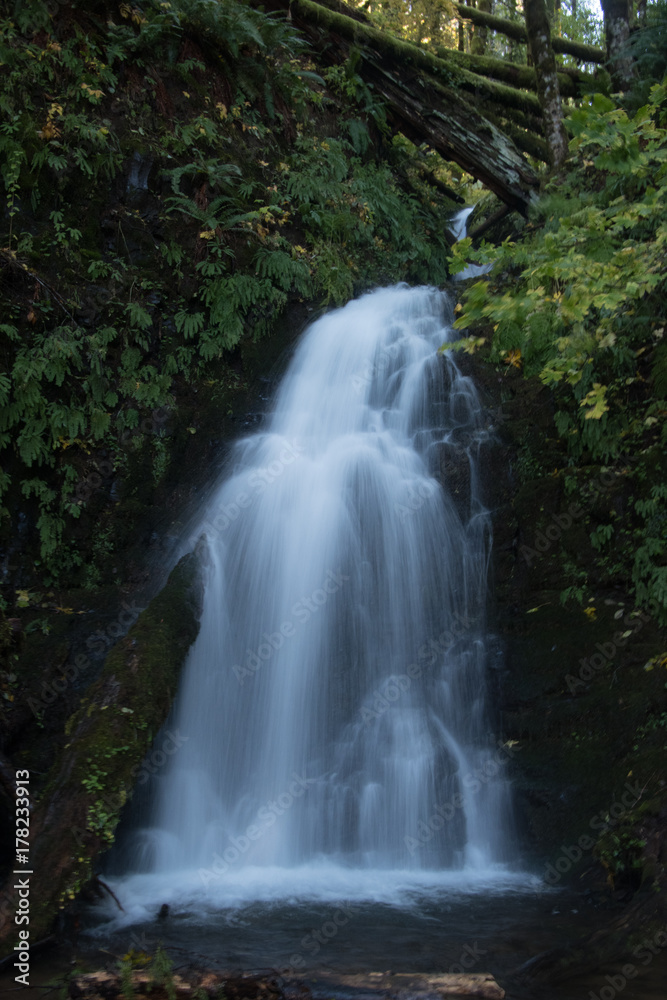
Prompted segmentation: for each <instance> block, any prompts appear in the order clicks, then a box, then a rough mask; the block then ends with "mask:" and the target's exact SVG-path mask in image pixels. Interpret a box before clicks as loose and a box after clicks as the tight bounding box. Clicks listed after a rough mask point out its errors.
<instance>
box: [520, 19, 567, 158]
mask: <svg viewBox="0 0 667 1000" xmlns="http://www.w3.org/2000/svg"><path fill="white" fill-rule="evenodd" d="M524 14H525V17H526V32H527V34H528V44H529V46H530V51H531V54H532V56H533V63H534V65H535V72H536V74H537V95H538V97H539V99H540V104H541V106H542V120H543V122H544V137H545V139H546V142H547V150H548V153H549V162H550V164H551V166H553V167H560V166H561V164H562V163H563V162H564V161H565V157H566V156H567V133H566V132H565V126H564V125H563V109H562V106H561V100H560V89H559V87H558V75H557V73H556V57H555V56H554V51H553V49H552V47H551V29H550V25H549V15H548V13H547V8H546V4H545V2H544V0H524Z"/></svg>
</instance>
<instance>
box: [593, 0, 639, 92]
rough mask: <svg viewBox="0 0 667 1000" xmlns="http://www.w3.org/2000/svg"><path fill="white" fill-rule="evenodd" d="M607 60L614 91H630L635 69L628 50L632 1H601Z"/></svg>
mask: <svg viewBox="0 0 667 1000" xmlns="http://www.w3.org/2000/svg"><path fill="white" fill-rule="evenodd" d="M601 3H602V12H603V14H604V36H605V41H606V43H607V59H608V62H609V72H610V73H611V82H612V86H613V87H614V90H629V88H630V87H631V86H632V83H633V81H634V78H635V67H634V63H633V60H632V56H631V55H630V52H629V50H628V39H629V37H630V11H631V9H632V0H601Z"/></svg>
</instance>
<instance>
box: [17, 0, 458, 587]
mask: <svg viewBox="0 0 667 1000" xmlns="http://www.w3.org/2000/svg"><path fill="white" fill-rule="evenodd" d="M10 9H11V5H10ZM54 10H55V11H56V12H55V13H53V12H52V7H51V6H50V5H47V4H46V3H43V2H40V0H31V2H29V3H25V4H16V5H15V6H14V8H13V11H12V15H11V16H10V17H8V16H6V15H5V16H4V19H2V20H0V68H1V70H2V73H1V75H0V112H1V122H0V163H1V164H2V166H1V167H0V181H1V185H0V198H1V199H2V207H3V209H4V211H3V213H2V235H0V248H1V249H0V274H1V281H2V295H3V299H4V308H3V314H2V317H1V319H2V322H1V323H0V370H1V371H2V373H3V374H1V375H0V460H1V461H2V471H0V519H1V520H0V540H2V539H3V538H4V539H5V540H8V539H9V538H10V537H11V536H13V537H17V523H18V522H17V520H16V519H17V517H18V511H19V510H22V511H23V515H24V516H25V517H27V520H28V528H29V531H30V533H31V534H33V533H34V534H35V536H36V537H37V538H38V546H37V547H34V551H33V554H34V556H35V571H36V573H37V575H38V577H39V578H40V583H42V584H45V585H47V586H49V585H53V584H59V585H64V584H69V585H75V584H79V583H81V582H85V580H92V581H99V571H97V570H95V569H92V570H91V568H90V567H88V568H87V569H86V567H85V565H84V564H85V562H86V560H87V559H88V558H89V557H90V553H89V552H87V551H86V541H85V539H86V536H87V531H86V530H83V529H80V530H78V531H74V525H75V522H76V521H78V520H81V518H82V517H83V520H84V521H85V520H86V516H87V515H90V517H92V518H93V520H94V518H95V517H96V516H97V514H98V513H99V509H98V508H96V507H95V504H96V503H97V504H98V505H99V503H100V496H99V493H98V492H97V491H93V493H92V496H91V495H90V494H91V491H90V490H87V492H86V490H85V489H84V490H82V487H81V483H82V478H84V477H85V475H86V473H85V470H86V468H87V469H88V471H89V472H90V468H91V465H92V468H93V474H94V475H97V474H98V472H99V471H100V469H101V467H102V465H105V466H106V467H109V468H112V469H113V471H114V473H115V474H116V475H118V474H120V475H121V476H122V474H123V473H124V471H125V470H126V469H127V466H128V461H129V460H130V459H131V456H132V452H133V450H136V449H137V448H150V449H152V451H153V452H154V455H153V459H152V468H153V477H154V479H155V481H156V482H157V481H159V480H160V478H161V476H162V475H164V473H165V470H166V468H167V466H168V461H167V457H166V454H165V442H164V440H163V439H162V438H161V437H160V435H152V436H149V437H148V438H147V437H146V436H145V435H144V436H142V435H140V434H139V433H138V431H139V429H140V428H141V427H142V426H143V424H144V423H145V421H146V420H147V419H148V418H149V417H150V415H151V413H154V412H155V411H156V409H159V410H160V412H162V413H166V414H172V413H173V411H174V410H175V409H176V408H177V405H178V399H179V392H180V391H181V389H182V387H183V386H185V385H199V384H202V383H203V384H211V383H215V382H216V381H218V380H220V379H222V380H225V379H227V380H228V381H230V382H231V378H230V372H231V369H230V367H229V365H230V360H231V359H232V358H233V357H234V352H235V351H238V349H239V348H240V347H241V346H242V345H243V344H244V343H245V342H248V341H254V340H257V339H258V338H262V337H266V336H268V335H271V333H272V331H273V330H274V329H275V324H276V321H277V319H278V317H279V316H280V315H281V313H283V312H284V310H285V309H286V307H287V306H288V305H289V304H290V302H295V301H298V300H304V299H310V298H312V299H314V300H315V302H316V303H321V304H323V305H329V304H330V305H338V304H341V303H343V302H344V301H346V300H347V299H348V298H350V297H351V296H352V295H354V294H358V293H359V292H360V291H362V290H364V289H365V288H367V287H369V286H371V285H373V284H380V283H390V282H395V281H398V280H405V281H409V282H410V281H412V282H424V281H430V282H434V283H437V282H439V281H441V280H443V279H444V277H445V276H446V273H447V259H448V247H447V244H446V241H445V238H444V228H445V225H444V223H443V219H444V218H446V215H447V212H446V209H445V211H444V212H443V203H442V200H441V199H440V196H439V195H438V194H437V193H436V192H434V190H433V189H432V188H429V187H428V185H426V184H424V183H422V182H420V181H419V180H418V174H419V171H418V170H416V169H414V163H415V162H416V160H417V159H419V158H420V157H421V158H423V153H422V152H420V151H419V150H416V149H415V148H414V147H412V146H410V144H409V143H405V142H398V143H395V142H392V141H391V139H390V137H389V136H388V135H387V134H386V123H385V121H384V110H383V107H382V105H381V102H379V101H378V100H377V99H376V98H375V96H374V94H373V93H372V90H371V89H370V88H368V87H367V86H366V85H365V84H364V83H363V82H362V81H361V79H360V78H359V77H358V76H357V75H356V73H355V71H354V65H353V63H351V64H350V65H349V66H347V67H333V68H331V69H330V70H328V71H327V73H326V74H325V76H326V79H325V78H323V77H322V76H320V75H319V74H318V73H317V72H316V71H315V67H314V65H313V63H312V61H311V59H310V56H309V53H308V51H307V46H306V43H305V41H304V40H303V39H302V38H301V37H300V36H299V35H298V33H297V32H296V30H295V29H294V28H293V27H292V25H291V24H290V23H289V21H287V20H286V19H285V18H284V17H282V16H277V15H269V14H265V13H263V12H262V11H260V10H256V9H254V8H253V7H251V6H249V5H248V3H245V2H243V0H172V2H170V3H167V2H163V3H158V2H157V0H148V2H145V3H143V4H142V5H141V6H134V5H132V4H131V3H113V2H102V0H98V2H94V3H91V4H87V5H85V9H82V8H81V7H80V6H79V5H75V4H61V5H59V6H58V8H57V9H55V8H54ZM448 207H449V206H446V208H448ZM88 478H90V476H88ZM102 479H104V480H105V486H104V489H105V490H106V494H107V496H109V495H112V492H113V491H112V482H113V475H110V474H108V473H107V474H106V475H102ZM91 505H92V506H91ZM110 544H112V543H111V542H110Z"/></svg>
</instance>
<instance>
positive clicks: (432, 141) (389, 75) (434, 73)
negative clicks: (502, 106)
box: [263, 0, 538, 214]
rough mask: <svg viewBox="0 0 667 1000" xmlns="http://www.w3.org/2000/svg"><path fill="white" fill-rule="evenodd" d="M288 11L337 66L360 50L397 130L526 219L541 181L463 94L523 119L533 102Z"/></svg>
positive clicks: (365, 33) (316, 10) (414, 51)
mask: <svg viewBox="0 0 667 1000" xmlns="http://www.w3.org/2000/svg"><path fill="white" fill-rule="evenodd" d="M263 6H264V8H265V9H270V10H285V9H287V6H288V0H267V2H265V3H264V4H263ZM289 11H290V15H291V18H292V22H293V23H294V24H295V25H296V26H297V27H298V28H299V29H300V30H302V31H303V32H304V33H305V34H306V36H307V37H308V38H309V40H310V41H311V43H312V45H313V47H314V48H315V49H316V50H318V51H319V52H320V53H321V54H323V55H324V56H325V58H327V59H329V60H331V61H332V62H343V61H344V60H345V59H347V57H348V56H349V53H350V48H351V46H357V47H359V48H360V49H361V55H362V59H361V61H360V63H359V65H358V72H359V73H360V74H361V75H362V76H363V78H364V79H365V80H366V82H368V83H372V85H373V86H374V87H375V88H376V92H377V93H378V94H379V95H380V97H382V98H383V99H384V100H385V101H386V102H387V106H388V110H389V113H390V115H391V118H392V122H393V124H394V125H395V127H396V128H397V130H399V131H402V132H404V134H405V135H406V136H407V137H408V138H409V139H412V140H413V141H416V142H417V143H420V142H427V143H428V144H429V145H430V146H431V147H432V148H433V149H435V150H436V152H438V153H440V155H441V156H443V157H444V158H445V159H446V160H452V161H454V162H455V163H458V164H459V165H460V166H461V167H463V169H464V170H467V171H468V172H469V173H470V174H472V175H473V177H475V178H477V179H478V180H480V181H482V182H483V183H484V184H485V185H486V186H487V187H488V188H489V189H490V190H491V191H493V192H494V193H495V194H497V195H498V197H499V198H501V199H502V200H503V201H505V202H506V203H507V204H509V205H511V206H512V208H516V209H518V210H519V211H520V212H522V213H524V214H525V212H526V211H527V207H528V204H529V203H530V201H531V200H532V197H533V193H534V191H535V189H536V188H537V185H538V178H537V175H536V174H535V172H534V171H533V170H532V168H531V167H530V165H529V164H528V162H527V161H526V160H525V159H524V158H523V156H522V155H521V153H520V152H519V151H518V150H517V148H516V147H515V146H514V144H513V142H512V140H511V139H509V138H508V137H507V136H506V135H503V133H502V132H501V131H500V129H498V128H497V126H495V125H493V124H491V123H490V122H489V121H488V120H487V119H486V118H485V117H484V115H482V114H480V113H479V112H478V111H477V110H476V109H475V108H473V107H472V106H471V105H470V104H468V103H466V101H465V99H464V98H463V96H462V93H463V91H464V89H465V88H466V87H468V88H470V87H472V88H473V89H474V90H480V91H482V92H484V93H485V94H487V95H489V96H490V95H491V93H492V94H493V95H494V97H496V99H497V101H500V102H501V103H503V102H504V101H505V99H507V100H511V101H513V102H518V103H519V104H520V107H521V109H523V110H522V113H526V110H527V111H529V112H533V111H536V110H537V99H536V97H535V95H533V94H527V93H520V92H519V91H515V90H512V89H511V88H506V87H502V86H501V85H500V84H497V83H496V84H492V82H491V81H488V80H485V79H484V78H483V77H475V76H474V74H471V73H468V72H467V71H466V70H463V69H460V68H458V67H456V66H454V65H453V64H451V65H448V64H446V63H444V61H443V60H441V59H438V58H437V57H436V56H433V55H431V54H430V53H427V52H424V51H423V50H422V49H419V48H418V47H417V46H414V45H412V44H410V43H409V42H403V41H401V40H400V39H396V38H393V37H392V36H391V35H388V34H386V33H384V32H381V31H379V30H378V29H377V28H375V27H372V26H370V25H368V24H365V23H362V22H360V21H357V20H353V19H351V18H349V17H347V16H346V15H343V14H340V13H338V12H337V11H332V10H329V9H328V8H325V7H323V6H321V5H319V4H317V3H313V2H312V0H291V3H289ZM320 32H321V33H320ZM399 74H400V79H399ZM434 78H437V80H436V79H434ZM490 84H492V85H491V86H490ZM505 91H508V92H511V97H510V96H509V94H506V93H505Z"/></svg>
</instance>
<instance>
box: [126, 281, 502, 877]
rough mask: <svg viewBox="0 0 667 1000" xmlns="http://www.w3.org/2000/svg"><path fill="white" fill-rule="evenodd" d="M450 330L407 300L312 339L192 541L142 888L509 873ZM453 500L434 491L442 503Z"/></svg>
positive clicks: (478, 529)
mask: <svg viewBox="0 0 667 1000" xmlns="http://www.w3.org/2000/svg"><path fill="white" fill-rule="evenodd" d="M451 319H452V316H451V306H450V303H449V301H448V299H447V297H446V296H445V295H444V294H443V293H441V292H439V291H437V290H435V289H430V288H418V289H410V288H407V287H405V286H398V287H393V288H388V289H381V290H379V291H375V292H373V293H371V294H368V295H365V296H363V297H362V298H360V299H358V300H356V301H353V302H350V303H349V304H348V305H346V306H345V307H344V308H342V309H339V310H337V311H334V312H330V313H328V314H326V315H324V316H323V317H322V318H321V319H319V320H317V322H315V323H314V324H313V325H312V326H311V327H310V328H309V330H308V331H307V332H306V333H305V334H304V335H303V338H302V340H301V342H300V344H299V346H298V348H297V350H296V352H295V355H294V357H293V360H292V361H291V364H290V366H289V369H288V371H287V373H286V375H285V377H284V378H283V380H282V383H281V385H280V388H279V390H278V393H277V397H276V399H275V401H274V405H273V408H272V413H271V416H270V418H268V419H267V422H266V426H265V428H264V429H262V430H261V431H259V432H258V433H255V434H253V435H252V436H250V437H248V438H246V439H244V440H242V441H240V442H239V443H238V444H237V445H236V447H235V452H234V455H233V469H232V472H231V474H229V475H228V476H227V477H226V479H225V480H224V482H223V483H222V484H221V485H220V487H219V489H218V490H217V492H215V494H214V495H213V497H212V499H211V500H210V502H209V503H208V506H207V509H206V510H205V511H204V512H203V514H202V520H201V523H200V525H199V526H198V529H197V533H198V534H203V535H204V536H205V538H206V542H207V551H208V560H207V561H208V565H207V574H208V579H207V584H206V595H205V601H204V610H203V615H202V621H201V630H200V634H199V637H198V639H197V641H196V643H195V644H194V646H193V648H192V650H191V652H190V656H189V659H188V662H187V664H186V667H185V671H184V675H183V679H182V689H181V691H180V693H179V695H178V698H177V702H176V706H175V709H174V713H173V716H172V720H171V722H170V726H171V728H172V729H175V730H176V731H177V732H178V733H179V734H181V744H179V748H178V750H177V751H176V752H174V753H173V754H172V755H171V756H170V757H169V760H168V762H167V764H166V765H165V766H164V767H163V768H162V769H161V771H160V774H159V776H158V778H157V779H156V781H155V785H156V786H157V790H156V791H155V795H154V797H155V802H154V805H153V815H152V817H151V821H150V823H149V824H148V826H147V827H146V828H144V830H143V831H141V834H140V837H139V841H140V845H141V851H140V853H139V861H138V862H137V863H136V867H137V868H138V869H139V870H140V871H143V872H144V873H153V874H154V875H157V876H159V877H160V878H162V879H163V880H164V879H165V877H166V879H167V880H168V878H169V876H170V875H171V874H175V873H179V872H183V871H185V870H189V871H191V872H199V874H200V876H202V873H204V875H203V876H202V878H203V882H204V884H206V881H207V876H206V874H205V873H206V872H208V873H209V874H210V873H211V872H215V873H216V875H217V876H219V877H220V878H221V879H222V881H223V882H224V879H225V877H226V875H227V873H233V874H234V873H235V874H236V875H238V873H239V872H240V871H242V870H247V871H250V870H252V871H254V872H255V873H257V872H259V873H260V875H259V876H258V877H260V878H261V873H262V872H264V873H267V872H269V871H270V870H275V869H276V868H280V869H288V870H293V871H296V870H297V869H298V870H303V869H304V868H308V866H311V867H313V866H314V867H317V865H322V864H326V865H329V866H337V867H338V868H340V869H344V870H345V871H347V872H348V873H349V872H350V871H359V872H363V871H369V870H373V871H376V870H383V871H389V870H393V871H401V872H403V873H405V872H406V871H407V872H413V873H415V875H417V874H418V873H420V872H421V873H426V872H429V871H430V872H435V871H438V872H442V871H448V872H458V873H463V874H466V873H474V872H475V871H488V870H489V869H490V868H492V867H493V866H494V865H499V864H500V863H502V862H504V861H506V860H507V858H508V856H509V853H510V849H511V844H510V843H509V840H510V839H511V838H509V837H508V829H509V812H510V810H509V793H508V782H507V780H506V772H507V767H506V763H507V759H508V755H507V752H506V750H505V748H503V747H502V745H501V744H500V743H499V741H497V740H496V738H495V737H493V738H491V737H490V736H489V730H490V729H492V728H493V726H492V722H491V721H490V719H489V710H488V704H487V696H486V688H487V669H488V662H487V661H488V659H489V656H490V644H489V640H488V635H487V625H486V620H485V609H486V603H487V570H488V564H489V556H490V547H491V522H490V516H489V511H488V510H487V509H486V508H485V506H484V504H483V502H482V498H481V491H480V452H481V450H482V448H483V445H484V443H485V442H487V441H488V440H489V435H490V431H489V430H488V429H486V428H485V423H484V417H483V412H482V409H481V406H480V402H479V399H478V396H477V393H476V391H475V388H474V385H473V383H472V381H471V379H470V378H469V377H467V376H465V375H462V374H461V372H460V371H459V369H458V368H457V365H456V363H455V361H454V359H453V357H452V355H451V352H446V353H444V354H440V353H439V352H438V348H439V347H440V346H441V345H442V344H443V342H446V341H447V340H449V339H453V338H452V337H451V336H450V333H451V329H450V323H451ZM442 482H444V483H445V486H444V487H443V486H442V485H441V483H442Z"/></svg>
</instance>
